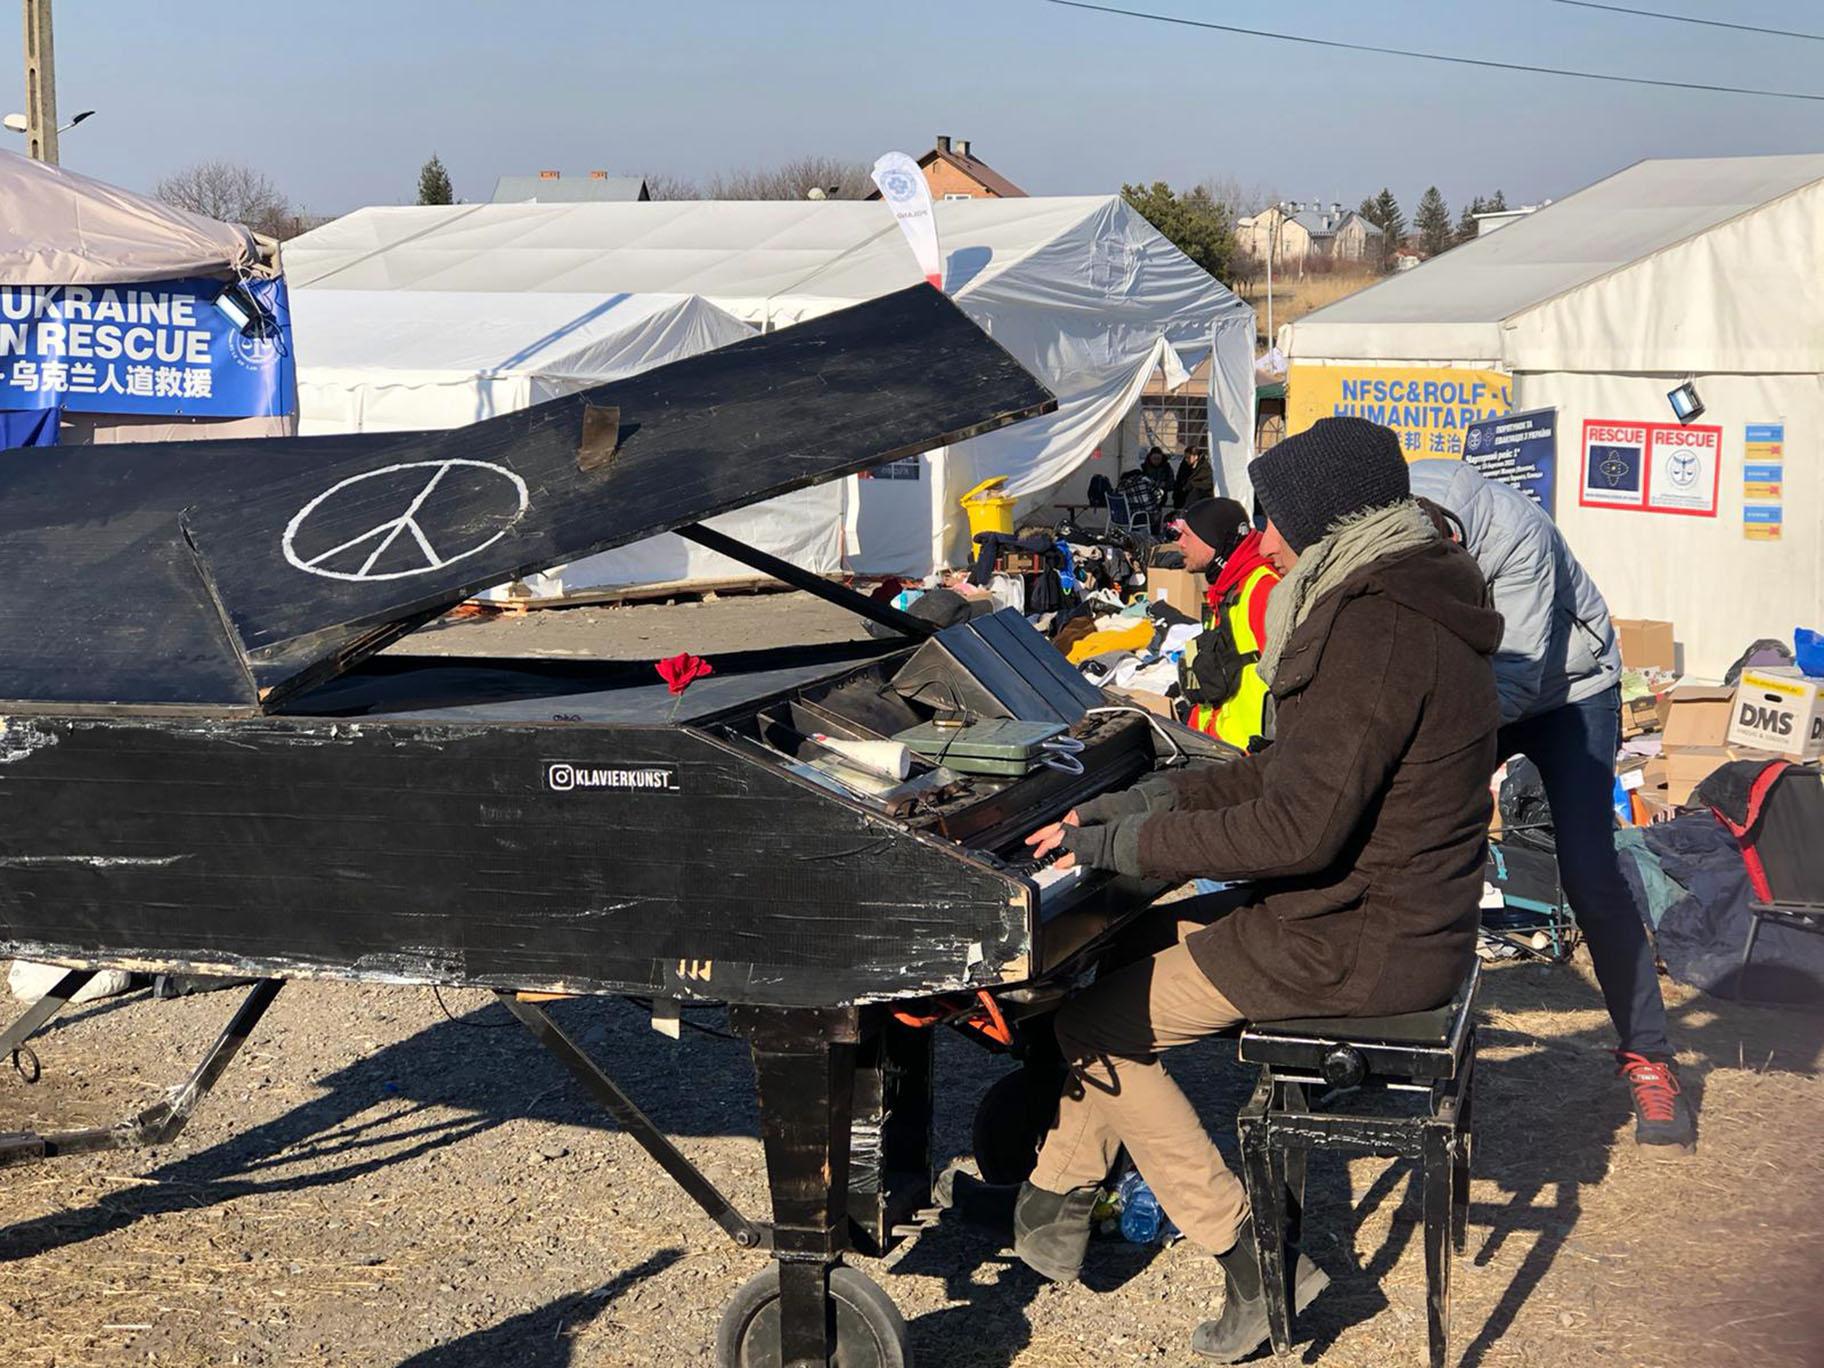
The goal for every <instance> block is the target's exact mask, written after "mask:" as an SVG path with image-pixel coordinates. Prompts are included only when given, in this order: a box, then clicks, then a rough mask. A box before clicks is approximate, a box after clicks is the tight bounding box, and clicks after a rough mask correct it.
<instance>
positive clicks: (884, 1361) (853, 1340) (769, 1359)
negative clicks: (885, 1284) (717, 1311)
mask: <svg viewBox="0 0 1824 1368" xmlns="http://www.w3.org/2000/svg"><path fill="white" fill-rule="evenodd" d="M830 1296H831V1297H833V1298H834V1299H835V1302H836V1352H835V1354H834V1355H833V1356H832V1357H831V1359H830V1363H831V1364H832V1365H833V1368H912V1347H911V1345H910V1343H908V1341H907V1338H906V1322H905V1319H904V1318H903V1317H902V1316H901V1315H900V1314H899V1308H898V1307H897V1306H895V1305H893V1299H892V1298H891V1297H889V1296H888V1295H887V1294H886V1292H885V1291H883V1290H882V1289H881V1286H880V1284H879V1283H877V1282H875V1281H874V1280H873V1279H872V1278H870V1277H868V1275H867V1274H865V1273H862V1272H859V1271H857V1270H856V1269H853V1268H850V1267H849V1266H848V1265H847V1264H837V1265H835V1266H834V1267H832V1268H831V1269H830ZM780 1364H781V1358H780V1352H779V1265H778V1264H769V1265H767V1267H766V1269H765V1271H763V1272H760V1273H757V1274H755V1275H754V1276H753V1277H751V1278H749V1279H748V1280H747V1281H746V1282H744V1283H742V1284H741V1288H740V1290H739V1291H738V1292H736V1293H735V1295H734V1296H732V1297H730V1298H729V1301H728V1305H727V1307H726V1308H724V1309H723V1312H722V1323H721V1325H720V1326H718V1327H717V1330H716V1366H717V1368H780Z"/></svg>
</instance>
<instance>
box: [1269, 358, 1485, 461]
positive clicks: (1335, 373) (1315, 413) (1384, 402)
mask: <svg viewBox="0 0 1824 1368" xmlns="http://www.w3.org/2000/svg"><path fill="white" fill-rule="evenodd" d="M1512 407H1513V388H1512V381H1511V380H1510V378H1509V377H1508V376H1505V375H1503V374H1501V373H1500V372H1499V371H1485V370H1454V369H1452V368H1450V367H1448V366H1324V365H1311V364H1307V363H1300V362H1296V361H1295V362H1293V363H1292V367H1291V369H1290V370H1289V371H1288V372H1287V374H1286V432H1287V434H1288V435H1290V434H1291V433H1294V432H1303V431H1304V430H1305V429H1306V428H1308V427H1310V426H1311V424H1313V423H1315V422H1316V421H1317V420H1318V419H1319V418H1336V417H1353V418H1366V419H1368V421H1369V422H1371V423H1379V424H1381V425H1382V426H1383V427H1390V428H1392V429H1393V430H1394V431H1395V432H1397V433H1398V434H1399V435H1400V445H1401V447H1402V448H1403V449H1404V450H1405V453H1406V459H1407V460H1409V461H1422V460H1427V459H1430V458H1433V457H1439V456H1462V455H1463V452H1464V439H1465V437H1466V436H1467V435H1468V433H1469V429H1470V428H1471V427H1472V426H1473V425H1475V424H1476V423H1479V422H1482V421H1484V420H1486V419H1489V418H1499V417H1500V416H1501V415H1502V414H1504V413H1506V412H1507V411H1508V410H1509V409H1511V408H1512Z"/></svg>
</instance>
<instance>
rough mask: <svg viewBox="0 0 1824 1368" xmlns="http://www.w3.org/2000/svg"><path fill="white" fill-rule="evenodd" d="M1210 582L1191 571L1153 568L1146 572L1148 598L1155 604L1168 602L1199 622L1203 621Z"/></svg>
mask: <svg viewBox="0 0 1824 1368" xmlns="http://www.w3.org/2000/svg"><path fill="white" fill-rule="evenodd" d="M1208 588H1209V581H1208V580H1206V579H1204V577H1203V576H1202V575H1198V574H1193V573H1192V572H1191V571H1189V570H1167V569H1164V568H1162V567H1160V566H1157V565H1155V566H1153V567H1152V568H1151V569H1149V570H1148V571H1147V572H1146V596H1147V598H1148V599H1149V600H1151V601H1152V602H1154V603H1158V602H1161V601H1163V602H1166V603H1169V604H1171V605H1172V607H1174V608H1176V609H1177V610H1178V611H1179V612H1181V613H1183V614H1184V615H1185V616H1186V617H1188V618H1192V619H1194V620H1196V621H1198V622H1202V621H1203V594H1204V591H1205V590H1206V589H1208Z"/></svg>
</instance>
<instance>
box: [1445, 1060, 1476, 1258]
mask: <svg viewBox="0 0 1824 1368" xmlns="http://www.w3.org/2000/svg"><path fill="white" fill-rule="evenodd" d="M1457 1086H1458V1088H1459V1089H1460V1090H1461V1094H1462V1096H1461V1100H1460V1101H1459V1102H1458V1104H1457V1144H1456V1157H1455V1162H1454V1164H1453V1165H1452V1172H1451V1193H1450V1199H1451V1200H1450V1247H1451V1249H1452V1250H1454V1251H1455V1252H1456V1253H1458V1254H1461V1253H1463V1252H1464V1251H1465V1250H1466V1249H1467V1248H1468V1247H1469V1177H1470V1174H1469V1166H1470V1161H1471V1157H1472V1155H1473V1154H1474V1152H1475V1144H1476V1113H1475V1095H1476V1034H1475V1031H1474V1030H1473V1029H1472V1030H1471V1031H1470V1034H1469V1045H1468V1047H1467V1048H1466V1049H1465V1051H1464V1056H1463V1074H1462V1077H1461V1078H1460V1079H1459V1081H1458V1084H1457Z"/></svg>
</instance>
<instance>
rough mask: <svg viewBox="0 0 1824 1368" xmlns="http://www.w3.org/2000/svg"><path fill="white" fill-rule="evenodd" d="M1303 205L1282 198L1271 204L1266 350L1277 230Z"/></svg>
mask: <svg viewBox="0 0 1824 1368" xmlns="http://www.w3.org/2000/svg"><path fill="white" fill-rule="evenodd" d="M1303 208H1304V205H1302V204H1300V203H1299V202H1298V201H1297V200H1282V201H1281V202H1280V203H1278V204H1276V205H1274V206H1273V226H1272V227H1271V228H1269V229H1268V230H1267V350H1268V351H1271V350H1272V349H1273V254H1274V253H1275V252H1276V251H1278V250H1279V230H1280V229H1281V228H1283V227H1284V226H1285V222H1286V219H1287V218H1288V217H1290V216H1291V215H1293V214H1296V213H1298V212H1299V211H1300V210H1301V209H1303Z"/></svg>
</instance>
